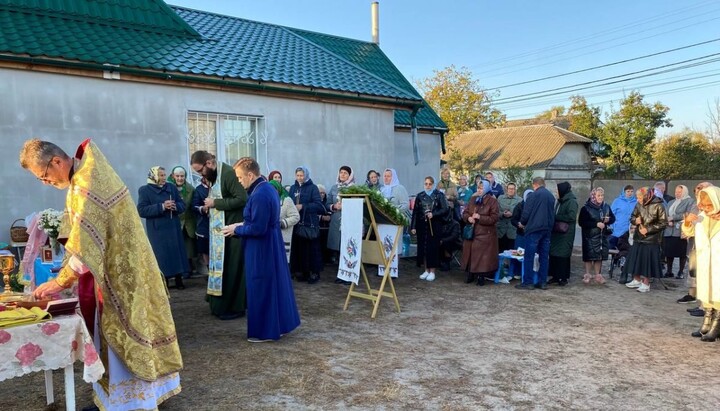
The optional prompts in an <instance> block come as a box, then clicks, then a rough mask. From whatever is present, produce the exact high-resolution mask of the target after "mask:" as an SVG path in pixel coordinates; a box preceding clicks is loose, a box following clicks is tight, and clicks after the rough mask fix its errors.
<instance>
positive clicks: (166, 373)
mask: <svg viewBox="0 0 720 411" xmlns="http://www.w3.org/2000/svg"><path fill="white" fill-rule="evenodd" d="M20 164H21V165H22V167H23V168H25V169H27V170H28V171H30V172H31V173H32V174H33V175H35V177H37V179H38V180H40V181H41V182H43V183H44V184H49V185H52V186H54V187H55V188H57V189H65V188H67V189H68V192H67V198H66V203H65V207H66V210H65V212H66V217H67V218H66V219H65V221H64V223H63V225H62V226H61V229H60V230H61V235H60V237H61V238H66V239H67V241H66V243H65V250H66V255H67V257H66V258H65V261H64V265H63V267H62V269H61V271H60V273H59V275H58V277H57V279H55V280H51V281H49V282H47V283H45V284H42V285H40V286H39V287H38V288H37V290H35V296H36V297H40V298H42V297H46V296H48V295H52V294H55V293H58V292H59V291H60V290H62V289H64V288H69V287H71V286H72V285H73V284H74V283H75V282H76V281H78V282H79V284H78V294H79V298H80V306H81V311H82V312H83V316H84V318H85V321H86V323H87V324H88V326H89V328H90V329H91V330H93V329H94V336H95V345H96V346H97V348H98V352H99V353H100V357H101V359H102V360H103V365H104V366H105V369H106V373H105V375H104V376H103V378H102V379H101V380H100V381H99V382H97V383H95V384H94V385H93V388H94V395H93V400H94V402H95V406H96V407H97V408H99V409H101V410H129V409H157V406H158V404H160V403H161V402H163V401H164V400H166V399H167V398H170V397H172V396H173V395H175V394H177V393H179V392H180V377H179V374H178V372H179V371H180V370H181V369H182V367H183V364H182V358H181V356H180V348H179V346H178V341H177V335H176V334H175V323H174V322H173V318H172V314H171V312H170V304H169V301H168V292H167V288H166V286H165V284H164V282H163V280H162V274H161V273H160V269H159V267H158V264H157V261H156V260H155V257H154V255H153V251H152V248H151V247H150V243H149V241H148V239H147V236H146V234H145V231H144V229H143V226H142V223H141V221H140V216H139V215H138V212H137V208H136V207H135V204H134V203H133V200H132V198H131V197H130V193H129V191H128V188H127V187H126V186H125V184H124V183H123V182H122V180H121V179H120V177H119V176H118V175H117V173H115V171H114V170H113V169H112V167H111V166H110V163H109V162H108V161H107V159H106V158H105V156H104V155H103V154H102V152H100V150H99V149H98V147H97V146H96V145H95V143H93V142H92V141H91V140H90V139H87V140H85V141H84V142H83V143H82V144H81V145H80V146H79V147H78V149H77V153H76V154H75V157H74V158H73V157H70V156H68V155H67V154H66V153H65V152H64V151H63V150H62V149H61V148H60V147H58V146H57V145H55V144H53V143H51V142H47V141H41V140H38V139H32V140H28V141H26V142H25V145H24V146H23V149H22V151H21V152H20Z"/></svg>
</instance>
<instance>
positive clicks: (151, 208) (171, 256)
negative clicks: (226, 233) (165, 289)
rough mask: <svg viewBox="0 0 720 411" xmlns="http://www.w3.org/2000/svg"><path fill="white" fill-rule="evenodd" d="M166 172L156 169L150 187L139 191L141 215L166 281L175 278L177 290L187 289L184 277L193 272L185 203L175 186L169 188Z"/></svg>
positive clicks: (153, 170)
mask: <svg viewBox="0 0 720 411" xmlns="http://www.w3.org/2000/svg"><path fill="white" fill-rule="evenodd" d="M166 177H167V175H166V174H165V169H164V168H162V167H159V166H156V167H153V168H151V169H150V172H149V173H148V179H147V182H148V184H147V185H144V186H142V187H140V189H139V190H138V205H137V209H138V213H139V214H140V217H142V218H144V219H145V225H146V227H147V236H148V239H149V240H150V245H152V249H153V252H154V253H155V258H156V259H157V262H158V265H159V266H160V271H162V273H163V275H164V276H165V279H166V280H167V279H168V278H170V277H175V286H176V287H177V288H178V289H180V290H182V289H184V288H185V285H184V284H183V281H182V277H183V274H185V273H189V272H190V266H189V265H188V259H187V253H186V252H185V240H184V238H183V234H182V231H180V214H182V213H183V212H184V211H185V203H184V202H183V199H182V197H181V196H180V193H179V192H178V190H177V188H175V185H174V184H166Z"/></svg>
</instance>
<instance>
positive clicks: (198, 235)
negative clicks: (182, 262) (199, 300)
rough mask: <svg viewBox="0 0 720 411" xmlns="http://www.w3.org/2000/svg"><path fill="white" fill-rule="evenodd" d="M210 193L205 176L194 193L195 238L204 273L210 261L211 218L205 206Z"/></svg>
mask: <svg viewBox="0 0 720 411" xmlns="http://www.w3.org/2000/svg"><path fill="white" fill-rule="evenodd" d="M209 193H210V187H208V184H207V181H206V180H205V177H203V178H202V179H200V184H198V186H197V187H195V191H193V195H192V211H193V213H195V239H196V241H197V242H196V243H195V245H196V248H197V252H198V256H199V257H200V259H201V260H202V267H200V271H198V272H199V273H200V274H202V275H208V263H209V262H210V219H209V217H208V208H207V207H205V199H206V198H207V197H208V194H209Z"/></svg>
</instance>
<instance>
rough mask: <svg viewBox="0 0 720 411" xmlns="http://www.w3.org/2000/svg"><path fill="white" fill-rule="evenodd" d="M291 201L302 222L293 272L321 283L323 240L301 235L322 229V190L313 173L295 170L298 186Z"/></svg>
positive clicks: (294, 245) (294, 239)
mask: <svg viewBox="0 0 720 411" xmlns="http://www.w3.org/2000/svg"><path fill="white" fill-rule="evenodd" d="M290 198H291V199H292V200H293V202H294V203H295V207H297V209H298V212H299V213H300V222H299V223H297V224H295V228H293V236H292V246H291V247H290V272H291V273H297V272H299V273H302V275H301V276H300V277H298V279H299V280H300V281H307V282H308V284H315V283H317V282H318V281H320V271H322V268H323V262H322V252H321V248H320V238H319V237H316V238H312V239H309V238H303V237H300V236H299V235H298V228H299V227H300V226H303V225H304V226H307V227H310V226H313V227H319V224H320V215H321V214H323V213H324V212H325V207H324V206H323V203H322V200H320V190H318V188H317V186H316V185H315V184H314V183H313V182H312V180H311V179H310V170H308V168H307V167H304V166H301V167H298V168H296V169H295V184H293V185H292V186H291V187H290Z"/></svg>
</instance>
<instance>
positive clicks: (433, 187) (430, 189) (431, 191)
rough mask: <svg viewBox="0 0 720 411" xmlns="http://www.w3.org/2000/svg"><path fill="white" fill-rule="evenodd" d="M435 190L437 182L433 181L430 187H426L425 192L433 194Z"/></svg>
mask: <svg viewBox="0 0 720 411" xmlns="http://www.w3.org/2000/svg"><path fill="white" fill-rule="evenodd" d="M433 191H435V183H433V184H432V186H431V187H430V188H429V189H427V188H426V189H425V194H427V195H432V193H433Z"/></svg>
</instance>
